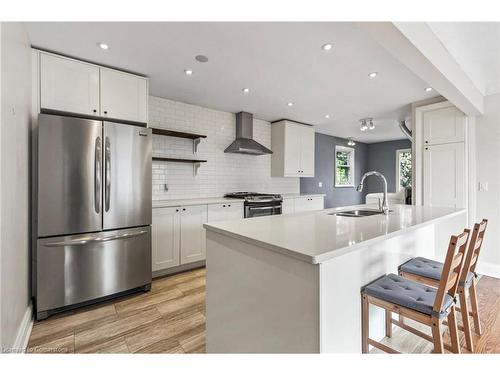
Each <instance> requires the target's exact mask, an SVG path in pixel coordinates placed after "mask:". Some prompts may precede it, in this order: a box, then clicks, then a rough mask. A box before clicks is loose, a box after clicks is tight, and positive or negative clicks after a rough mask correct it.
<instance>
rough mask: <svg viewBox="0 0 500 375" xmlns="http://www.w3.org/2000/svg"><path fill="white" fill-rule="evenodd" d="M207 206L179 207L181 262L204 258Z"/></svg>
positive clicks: (196, 260)
mask: <svg viewBox="0 0 500 375" xmlns="http://www.w3.org/2000/svg"><path fill="white" fill-rule="evenodd" d="M206 222H207V206H206V205H199V206H186V207H182V208H181V226H180V227H181V251H180V254H181V264H186V263H192V262H198V261H200V260H204V259H205V250H206V243H205V228H203V224H205V223H206Z"/></svg>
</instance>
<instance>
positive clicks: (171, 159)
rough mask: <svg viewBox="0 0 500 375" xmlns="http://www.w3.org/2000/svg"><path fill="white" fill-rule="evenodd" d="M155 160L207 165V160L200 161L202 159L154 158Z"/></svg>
mask: <svg viewBox="0 0 500 375" xmlns="http://www.w3.org/2000/svg"><path fill="white" fill-rule="evenodd" d="M153 160H157V161H172V162H179V163H206V162H207V161H206V160H200V159H181V158H165V157H162V156H153Z"/></svg>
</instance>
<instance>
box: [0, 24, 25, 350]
mask: <svg viewBox="0 0 500 375" xmlns="http://www.w3.org/2000/svg"><path fill="white" fill-rule="evenodd" d="M0 29H1V32H0V33H1V42H0V49H1V54H0V61H1V73H0V76H1V81H0V85H1V102H2V106H1V124H0V186H1V188H0V189H1V190H0V196H1V199H0V210H1V211H0V261H1V265H0V267H1V272H0V280H1V281H0V304H1V306H0V311H1V315H0V338H1V347H2V350H4V351H5V350H9V349H12V348H14V349H16V348H20V345H22V344H23V342H22V340H23V339H24V336H25V334H26V328H27V324H26V323H27V322H28V323H29V321H30V318H31V315H30V287H29V259H30V256H29V248H30V221H29V217H30V212H29V210H30V188H29V187H30V163H29V160H30V159H29V158H30V115H31V51H30V42H29V39H28V35H27V33H26V30H25V29H24V25H22V24H21V23H5V22H4V23H2V24H1V26H0Z"/></svg>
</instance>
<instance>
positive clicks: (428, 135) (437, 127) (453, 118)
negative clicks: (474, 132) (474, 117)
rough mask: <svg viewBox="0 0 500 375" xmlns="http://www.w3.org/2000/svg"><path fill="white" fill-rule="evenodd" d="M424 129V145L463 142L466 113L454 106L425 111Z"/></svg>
mask: <svg viewBox="0 0 500 375" xmlns="http://www.w3.org/2000/svg"><path fill="white" fill-rule="evenodd" d="M423 130H424V145H432V144H443V143H455V142H463V141H464V139H465V115H464V114H463V113H462V112H461V111H460V110H459V109H457V108H456V107H454V106H451V107H447V108H440V109H436V110H432V111H427V112H424V114H423Z"/></svg>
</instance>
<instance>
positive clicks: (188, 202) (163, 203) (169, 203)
mask: <svg viewBox="0 0 500 375" xmlns="http://www.w3.org/2000/svg"><path fill="white" fill-rule="evenodd" d="M282 196H283V199H287V198H299V197H323V196H325V194H300V193H292V194H282ZM243 201H244V200H243V199H235V198H224V197H210V198H191V199H165V200H155V201H153V208H161V207H178V206H196V205H198V204H215V203H228V202H243Z"/></svg>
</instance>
